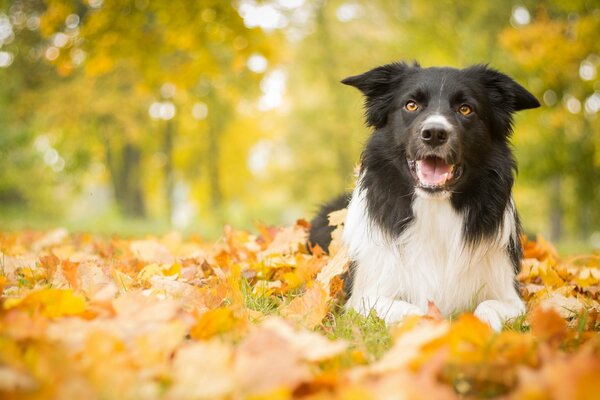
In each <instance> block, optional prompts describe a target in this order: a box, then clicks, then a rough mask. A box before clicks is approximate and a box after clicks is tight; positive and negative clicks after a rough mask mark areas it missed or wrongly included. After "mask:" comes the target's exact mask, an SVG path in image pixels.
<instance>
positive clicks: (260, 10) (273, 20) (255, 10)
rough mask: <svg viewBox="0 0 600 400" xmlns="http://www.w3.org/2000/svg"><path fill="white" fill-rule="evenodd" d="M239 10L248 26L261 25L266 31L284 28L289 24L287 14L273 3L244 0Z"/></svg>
mask: <svg viewBox="0 0 600 400" xmlns="http://www.w3.org/2000/svg"><path fill="white" fill-rule="evenodd" d="M238 11H239V14H240V15H241V17H242V18H243V19H244V24H245V25H246V26H247V27H248V28H256V27H260V28H262V29H264V30H265V31H272V30H274V29H281V28H284V27H285V26H287V24H288V21H287V18H286V17H285V15H283V14H282V13H281V12H280V11H279V10H277V9H276V8H275V7H274V6H273V5H271V4H257V2H256V1H254V0H243V1H242V2H241V4H240V6H239V9H238Z"/></svg>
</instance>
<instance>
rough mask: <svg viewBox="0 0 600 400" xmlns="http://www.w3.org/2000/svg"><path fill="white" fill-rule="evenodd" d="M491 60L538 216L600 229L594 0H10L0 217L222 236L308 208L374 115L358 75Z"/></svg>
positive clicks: (578, 238)
mask: <svg viewBox="0 0 600 400" xmlns="http://www.w3.org/2000/svg"><path fill="white" fill-rule="evenodd" d="M395 60H407V61H411V60H418V61H419V62H420V63H421V64H422V65H424V66H432V65H449V66H454V67H464V66H467V65H469V64H472V63H482V62H483V63H489V64H490V65H491V66H493V67H494V68H497V69H500V70H502V71H503V72H505V73H507V74H509V75H511V76H513V77H514V78H515V79H517V80H518V81H519V82H521V83H522V84H523V85H524V86H526V87H527V88H528V89H530V90H531V91H532V92H533V93H534V94H535V95H536V96H538V98H539V99H540V100H541V101H542V103H543V106H542V107H541V108H540V109H537V110H533V111H527V112H524V113H522V115H518V116H517V124H516V132H515V135H514V139H513V142H514V147H515V151H516V154H517V157H518V160H519V165H520V170H519V175H518V180H517V187H516V192H515V199H516V202H517V206H518V208H519V210H520V212H521V216H522V221H523V224H524V226H525V228H526V230H527V232H529V233H542V234H543V235H545V236H546V237H548V238H550V239H552V240H553V241H555V242H556V243H559V246H560V247H561V248H564V249H566V251H582V250H590V249H592V248H600V207H599V205H600V201H599V197H600V196H599V195H600V193H599V186H600V185H599V184H600V123H599V122H600V120H599V116H598V114H599V111H600V80H599V78H598V68H599V67H600V1H598V0H571V1H567V0H547V1H524V0H519V1H512V0H511V1H496V2H491V1H488V0H471V1H469V2H460V3H457V2H455V1H452V0H439V1H418V0H415V1H411V0H395V1H390V0H329V1H327V0H265V1H259V0H239V1H231V2H229V1H223V0H197V1H194V0H46V1H42V0H13V1H1V0H0V224H1V228H2V229H10V230H12V229H24V228H35V229H47V228H50V227H56V226H65V227H67V228H70V229H73V230H84V231H91V232H99V233H106V234H110V233H120V234H123V235H130V234H141V233H161V232H167V231H169V230H171V229H178V230H181V231H183V232H187V233H190V232H194V233H199V234H201V235H203V236H205V237H208V238H214V237H217V236H218V235H219V234H220V232H221V229H222V225H223V224H224V223H228V224H231V225H233V226H234V227H236V228H248V229H253V226H254V224H256V223H265V224H273V225H279V224H286V223H290V222H293V221H294V220H295V219H296V218H300V217H303V218H307V219H309V218H310V217H311V216H312V215H313V213H314V211H315V210H316V209H317V206H318V204H319V203H321V202H323V201H325V200H327V199H328V198H330V197H332V196H334V195H336V194H337V193H339V192H341V191H344V190H348V189H349V188H350V187H351V186H352V184H353V168H354V166H355V164H356V163H357V161H358V157H359V154H360V151H361V148H362V146H363V144H364V142H365V140H366V138H367V136H368V134H369V132H368V130H367V129H366V128H365V126H364V124H363V119H362V99H361V96H360V94H359V92H358V91H356V90H354V89H353V88H350V87H346V86H344V85H341V84H340V83H339V81H340V80H341V79H343V78H345V77H346V76H349V75H353V74H357V73H360V72H363V71H365V70H367V69H370V68H372V67H374V66H377V65H379V64H383V63H387V62H390V61H395Z"/></svg>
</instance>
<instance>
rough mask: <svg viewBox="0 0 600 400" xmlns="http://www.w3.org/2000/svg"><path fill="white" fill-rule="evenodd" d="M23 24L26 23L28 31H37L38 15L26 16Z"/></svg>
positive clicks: (38, 25)
mask: <svg viewBox="0 0 600 400" xmlns="http://www.w3.org/2000/svg"><path fill="white" fill-rule="evenodd" d="M25 25H27V29H29V30H30V31H37V30H38V29H39V28H40V17H38V16H37V15H33V16H31V17H29V18H27V22H26V23H25Z"/></svg>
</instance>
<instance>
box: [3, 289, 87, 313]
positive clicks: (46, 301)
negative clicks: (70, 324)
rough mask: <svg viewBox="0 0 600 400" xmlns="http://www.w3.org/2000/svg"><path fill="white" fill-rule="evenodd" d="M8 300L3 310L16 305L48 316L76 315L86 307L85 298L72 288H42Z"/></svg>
mask: <svg viewBox="0 0 600 400" xmlns="http://www.w3.org/2000/svg"><path fill="white" fill-rule="evenodd" d="M9 300H10V301H9ZM9 300H7V301H6V302H5V303H4V309H5V310H6V309H11V308H17V307H18V308H22V309H26V310H30V311H32V312H34V311H39V312H40V313H41V314H42V315H45V316H46V317H50V318H56V317H62V316H65V315H78V314H81V313H83V312H84V311H85V309H86V303H85V299H84V298H83V297H82V296H79V295H76V294H74V293H73V291H72V290H62V289H43V290H39V291H36V292H32V293H29V294H28V295H27V296H25V297H24V298H22V299H9Z"/></svg>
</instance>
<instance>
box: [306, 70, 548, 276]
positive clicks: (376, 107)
mask: <svg viewBox="0 0 600 400" xmlns="http://www.w3.org/2000/svg"><path fill="white" fill-rule="evenodd" d="M342 83H344V84H347V85H351V86H354V87H356V88H358V89H359V90H360V91H361V92H362V93H363V94H364V95H365V110H366V111H365V117H366V122H367V125H368V126H370V127H372V128H373V134H372V135H371V137H370V138H369V140H368V143H367V145H366V147H365V150H364V151H363V153H362V156H361V161H362V165H361V170H362V172H363V178H362V179H363V180H362V182H363V186H364V187H365V188H366V189H367V206H368V211H369V215H370V216H371V217H372V218H373V219H374V220H375V222H376V223H377V224H378V225H379V226H380V227H381V228H382V229H384V230H385V231H387V233H388V234H389V235H391V236H392V237H397V236H398V235H400V234H401V233H402V232H403V230H404V229H405V228H406V227H407V225H408V224H410V222H411V221H412V219H413V215H412V207H411V204H412V201H413V197H414V194H415V179H414V177H413V176H414V172H411V169H410V167H409V164H408V162H407V159H408V160H411V159H412V160H415V159H419V157H421V158H422V157H424V156H426V155H427V152H431V151H432V150H431V148H428V147H427V146H426V144H424V143H423V140H422V139H421V138H420V137H419V129H421V126H422V125H421V124H422V122H423V120H424V119H425V118H426V117H427V116H428V115H431V114H433V113H438V114H442V115H443V116H444V117H446V118H447V119H448V120H449V121H450V122H451V123H452V125H453V127H454V131H453V133H452V136H451V137H450V139H449V140H448V142H447V143H445V144H444V145H443V146H440V148H438V149H435V152H436V156H437V155H438V153H439V154H440V155H439V156H440V157H442V158H444V159H446V160H448V161H449V163H452V164H456V165H461V166H462V168H461V171H462V174H461V175H460V177H459V178H457V180H456V181H455V182H452V184H451V186H450V187H449V188H447V190H449V191H450V192H451V193H452V194H451V203H452V206H453V207H454V209H455V210H456V211H457V212H459V213H462V214H463V215H465V216H466V218H465V224H464V226H463V235H464V237H465V239H466V241H467V242H470V243H477V242H479V241H481V240H482V239H484V238H488V237H490V236H491V235H495V234H496V233H497V232H499V231H500V230H501V229H502V223H503V216H504V212H505V210H506V208H507V207H509V206H510V196H511V190H512V186H513V182H514V174H515V172H516V163H515V160H514V157H513V155H512V151H511V147H510V143H509V138H510V135H511V133H512V124H513V119H512V116H513V114H514V113H515V112H516V111H520V110H524V109H529V108H536V107H538V106H539V105H540V104H539V102H538V101H537V99H536V98H535V97H534V96H533V95H532V94H531V93H529V92H528V91H527V90H526V89H525V88H523V87H522V86H521V85H519V84H518V83H516V82H515V81H513V80H512V79H511V78H509V77H508V76H506V75H504V74H502V73H500V72H498V71H496V70H494V69H491V68H489V67H487V66H485V65H475V66H472V67H469V68H466V69H462V70H459V69H453V68H421V67H420V66H419V65H418V64H416V63H415V64H414V65H412V66H410V65H408V64H405V63H393V64H388V65H384V66H381V67H377V68H375V69H373V70H371V71H368V72H365V73H363V74H361V75H357V76H352V77H349V78H346V79H344V80H343V81H342ZM409 100H414V101H415V102H417V103H418V104H419V111H418V112H409V111H407V110H406V109H405V107H404V106H405V104H406V103H407V102H408V101H409ZM463 104H467V105H469V106H471V107H472V109H473V110H474V111H473V113H472V114H470V115H469V116H463V115H461V114H460V113H458V112H457V108H459V107H460V106H461V105H463ZM342 200H344V201H342ZM346 205H347V197H342V198H338V199H336V201H334V202H331V203H329V204H327V205H326V206H325V207H324V208H322V209H321V211H320V213H319V215H317V217H316V218H315V219H314V220H313V221H312V228H311V232H310V238H309V240H310V242H311V243H318V244H319V245H321V247H322V248H323V249H325V250H326V249H327V245H328V244H329V240H330V238H329V239H328V238H327V236H328V235H330V233H331V228H330V227H328V224H327V218H326V216H327V214H328V213H329V212H331V211H334V210H335V209H337V208H342V207H344V206H346ZM515 219H516V221H515V222H516V226H517V227H519V221H518V217H517V216H516V212H515ZM506 251H507V252H508V254H509V256H510V259H511V260H512V262H513V265H514V267H515V270H518V268H519V263H520V259H521V252H522V250H521V245H520V241H519V240H518V237H512V238H511V241H510V244H509V246H508V248H507V249H506Z"/></svg>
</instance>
